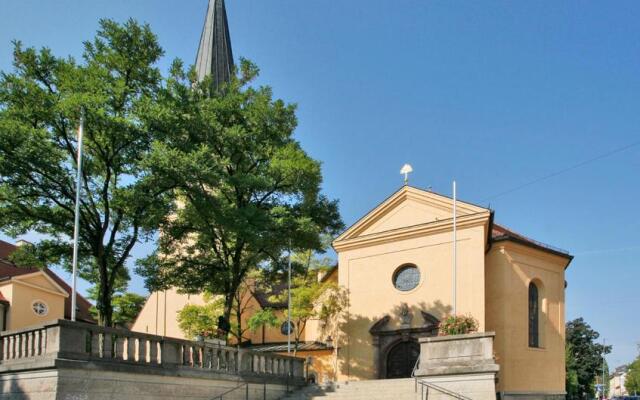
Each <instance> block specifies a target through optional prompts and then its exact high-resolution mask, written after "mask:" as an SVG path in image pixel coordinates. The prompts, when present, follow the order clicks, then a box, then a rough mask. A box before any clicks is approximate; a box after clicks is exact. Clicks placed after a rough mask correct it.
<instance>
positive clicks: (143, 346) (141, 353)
mask: <svg viewBox="0 0 640 400" xmlns="http://www.w3.org/2000/svg"><path fill="white" fill-rule="evenodd" d="M136 361H137V362H139V363H145V362H147V340H146V339H143V338H138V359H137V360H136Z"/></svg>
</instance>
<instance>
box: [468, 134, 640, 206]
mask: <svg viewBox="0 0 640 400" xmlns="http://www.w3.org/2000/svg"><path fill="white" fill-rule="evenodd" d="M638 145H640V140H639V141H637V142H633V143H629V144H627V145H625V146H622V147H618V148H616V149H614V150H611V151H609V152H606V153H603V154H600V155H598V156H595V157H593V158H590V159H588V160H584V161H581V162H579V163H577V164H574V165H572V166H570V167H567V168H564V169H561V170H558V171H555V172H552V173H550V174H547V175H544V176H541V177H539V178H536V179H534V180H532V181H529V182H526V183H523V184H522V185H519V186H516V187H514V188H511V189H508V190H505V191H504V192H500V193H498V194H495V195H492V196H489V197H486V198H484V199H482V200H480V203H484V202H485V201H488V200H493V199H495V198H497V197H502V196H504V195H507V194H510V193H513V192H515V191H517V190H520V189H524V188H526V187H528V186H531V185H535V184H536V183H538V182H542V181H545V180H547V179H550V178H554V177H556V176H558V175H562V174H564V173H567V172H569V171H573V170H574V169H577V168H580V167H582V166H585V165H587V164H590V163H592V162H594V161H598V160H601V159H603V158H607V157H610V156H612V155H614V154H618V153H621V152H623V151H625V150H628V149H630V148H632V147H635V146H638Z"/></svg>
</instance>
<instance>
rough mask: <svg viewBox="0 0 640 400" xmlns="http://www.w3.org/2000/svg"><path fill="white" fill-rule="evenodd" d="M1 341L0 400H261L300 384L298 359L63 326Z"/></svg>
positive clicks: (20, 333)
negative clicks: (217, 397) (222, 395)
mask: <svg viewBox="0 0 640 400" xmlns="http://www.w3.org/2000/svg"><path fill="white" fill-rule="evenodd" d="M0 342H1V345H0V350H1V352H0V389H1V391H0V400H8V399H11V400H23V399H29V400H40V399H42V400H45V399H46V400H49V399H51V400H60V399H65V400H66V399H69V400H71V399H73V400H76V399H78V400H84V399H87V400H93V399H97V400H101V399H125V400H127V399H132V400H134V399H135V400H143V399H163V398H166V399H176V398H181V399H182V398H184V399H194V400H195V399H198V400H200V399H202V400H205V399H207V400H208V399H214V398H215V397H216V396H220V395H221V394H224V393H226V394H225V396H224V399H247V398H248V399H264V400H267V399H277V398H280V397H282V395H283V394H284V393H285V392H286V391H287V390H288V389H292V388H295V387H296V386H300V385H302V384H303V383H304V360H302V359H299V358H294V357H287V356H283V355H276V354H268V353H255V352H251V351H246V350H238V349H237V348H233V347H227V346H220V345H215V344H211V343H199V342H192V341H185V340H179V339H173V338H166V337H162V336H155V335H146V334H140V333H136V332H131V331H128V330H122V329H110V328H102V327H98V326H94V325H89V324H83V323H77V322H70V321H65V320H58V321H53V322H51V323H48V324H45V325H43V326H37V327H32V328H27V329H23V330H19V331H6V332H2V334H0ZM234 389H235V390H234ZM229 391H230V392H229ZM227 392H229V393H227Z"/></svg>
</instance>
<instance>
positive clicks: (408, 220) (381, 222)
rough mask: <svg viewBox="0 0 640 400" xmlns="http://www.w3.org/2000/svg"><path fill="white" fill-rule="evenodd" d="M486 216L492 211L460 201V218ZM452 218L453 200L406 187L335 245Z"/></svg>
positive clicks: (458, 208) (369, 214) (339, 239)
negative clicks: (484, 214) (478, 214)
mask: <svg viewBox="0 0 640 400" xmlns="http://www.w3.org/2000/svg"><path fill="white" fill-rule="evenodd" d="M487 212H489V210H488V209H486V208H483V207H479V206H476V205H473V204H470V203H466V202H463V201H460V200H458V201H457V215H458V217H461V216H465V215H471V214H477V213H487ZM452 218H453V199H451V198H450V197H447V196H443V195H440V194H437V193H434V192H430V191H426V190H422V189H418V188H414V187H411V186H403V187H402V188H401V189H400V190H398V191H397V192H395V193H394V194H393V195H391V196H390V197H389V198H388V199H386V200H385V201H384V202H382V203H381V204H380V205H379V206H377V207H376V208H374V209H373V210H372V211H370V212H369V213H368V214H366V215H365V216H364V217H362V218H361V219H360V220H359V221H358V222H356V223H355V224H353V225H352V226H351V227H350V228H348V229H347V230H346V231H344V232H343V233H342V234H341V235H340V236H338V238H336V240H335V241H334V243H335V242H340V241H344V240H349V239H354V238H357V237H361V236H369V235H375V234H379V233H383V232H389V231H395V230H400V229H403V228H409V227H412V226H418V225H424V224H429V223H434V222H437V221H443V220H451V219H452Z"/></svg>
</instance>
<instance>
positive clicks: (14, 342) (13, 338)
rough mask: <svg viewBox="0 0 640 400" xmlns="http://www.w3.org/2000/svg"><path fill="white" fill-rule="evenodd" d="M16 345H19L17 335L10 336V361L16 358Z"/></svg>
mask: <svg viewBox="0 0 640 400" xmlns="http://www.w3.org/2000/svg"><path fill="white" fill-rule="evenodd" d="M18 344H19V340H18V335H12V336H11V359H16V358H18V349H19V348H18Z"/></svg>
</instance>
